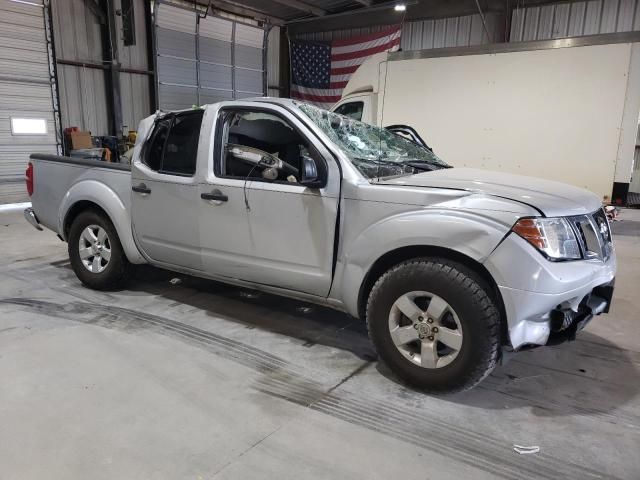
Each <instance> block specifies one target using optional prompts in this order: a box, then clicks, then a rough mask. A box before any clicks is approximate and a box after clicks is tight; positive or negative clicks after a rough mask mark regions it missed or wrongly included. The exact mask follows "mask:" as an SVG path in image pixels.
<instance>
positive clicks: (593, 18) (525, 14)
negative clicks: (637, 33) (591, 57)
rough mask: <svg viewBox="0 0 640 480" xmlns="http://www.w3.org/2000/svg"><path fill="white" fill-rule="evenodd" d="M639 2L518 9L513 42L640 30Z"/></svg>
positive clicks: (594, 0) (603, 0)
mask: <svg viewBox="0 0 640 480" xmlns="http://www.w3.org/2000/svg"><path fill="white" fill-rule="evenodd" d="M639 3H640V0H589V1H582V2H564V3H555V4H551V5H543V6H540V7H527V8H517V9H515V10H514V11H513V18H512V22H511V36H510V39H511V41H512V42H518V41H526V40H546V39H550V38H562V37H576V36H581V35H595V34H598V33H613V32H628V31H634V30H640V8H639Z"/></svg>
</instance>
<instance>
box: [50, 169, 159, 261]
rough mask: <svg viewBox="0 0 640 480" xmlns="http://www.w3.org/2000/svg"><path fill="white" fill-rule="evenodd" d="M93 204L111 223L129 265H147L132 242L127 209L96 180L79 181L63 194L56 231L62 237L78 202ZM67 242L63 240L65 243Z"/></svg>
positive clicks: (111, 191) (112, 191)
mask: <svg viewBox="0 0 640 480" xmlns="http://www.w3.org/2000/svg"><path fill="white" fill-rule="evenodd" d="M81 201H88V202H93V203H95V204H96V205H98V206H99V207H100V208H102V209H103V210H104V211H105V212H106V213H107V215H108V216H109V218H110V220H111V222H113V225H114V227H115V228H116V231H117V232H118V237H120V243H122V248H123V249H124V252H125V255H126V256H127V259H128V260H129V261H130V262H131V263H135V264H140V263H147V262H146V260H145V259H144V258H143V257H142V255H141V254H140V252H139V251H138V247H136V244H135V243H134V241H133V233H132V231H131V217H130V215H129V211H128V209H127V207H126V206H125V205H124V203H122V200H121V199H120V197H119V196H118V195H117V194H116V192H115V191H114V190H112V189H111V188H110V187H108V186H107V185H105V184H104V183H102V182H99V181H97V180H81V181H79V182H78V183H76V184H74V185H73V186H72V187H71V188H70V189H69V191H68V192H67V193H66V194H65V196H64V198H63V199H62V203H61V204H60V209H59V213H58V231H59V232H61V235H64V224H65V221H66V218H67V215H68V214H69V211H70V210H71V208H72V207H73V206H74V205H75V204H76V203H78V202H81ZM66 240H68V239H67V238H65V241H66Z"/></svg>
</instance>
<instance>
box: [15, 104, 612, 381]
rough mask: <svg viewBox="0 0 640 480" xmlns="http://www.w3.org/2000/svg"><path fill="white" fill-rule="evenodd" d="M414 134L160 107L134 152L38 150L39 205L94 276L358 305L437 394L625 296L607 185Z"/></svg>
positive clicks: (550, 339)
mask: <svg viewBox="0 0 640 480" xmlns="http://www.w3.org/2000/svg"><path fill="white" fill-rule="evenodd" d="M398 128H400V129H402V128H403V127H401V126H398ZM407 128H408V127H407ZM401 133H402V132H399V133H398V134H396V133H393V132H392V131H389V130H386V129H382V128H378V127H375V126H371V125H367V124H364V123H361V122H358V121H355V120H353V119H350V118H347V117H344V116H342V115H338V114H335V113H330V112H327V111H325V110H321V109H318V108H316V107H313V106H310V105H307V104H302V103H298V102H295V101H292V100H286V99H269V98H262V99H252V100H242V101H229V102H221V103H217V104H213V105H207V106H206V107H204V108H202V109H194V110H188V111H181V112H173V113H157V114H156V115H153V116H151V117H149V118H147V119H145V120H143V121H142V122H141V124H140V126H139V135H138V140H137V142H136V145H135V150H134V153H133V160H132V165H131V167H129V166H127V165H120V164H109V163H105V162H92V161H83V160H77V159H72V158H67V157H59V156H51V155H39V154H34V155H32V156H31V163H30V165H29V167H28V169H27V188H28V191H29V194H30V195H31V201H32V205H33V208H32V209H31V208H30V209H27V210H26V212H25V216H26V218H27V219H28V220H29V222H30V223H32V224H33V225H34V226H36V227H37V228H39V229H41V225H43V226H45V227H47V228H48V229H50V230H53V231H54V232H55V233H57V234H58V235H59V236H60V238H61V239H63V240H64V241H66V242H68V249H69V257H70V259H71V265H72V267H73V270H74V271H75V273H76V275H77V276H78V278H79V279H80V280H81V281H82V283H84V284H85V285H87V286H89V287H91V288H95V289H113V288H117V287H118V286H120V285H122V284H123V281H124V280H126V279H127V272H128V270H129V268H130V267H131V265H132V264H141V263H150V264H152V265H155V266H157V267H160V268H164V269H168V270H172V271H176V272H182V273H187V274H191V275H195V276H199V277H206V278H210V279H215V280H218V281H222V282H226V283H231V284H235V285H239V286H243V287H250V288H254V289H258V290H263V291H267V292H271V293H275V294H280V295H286V296H288V297H294V298H297V299H300V300H303V301H308V302H314V303H317V304H322V305H326V306H329V307H332V308H334V309H337V310H341V311H345V312H348V313H349V314H351V315H353V316H355V317H358V318H360V319H362V320H366V322H367V325H368V328H369V332H370V336H371V339H372V341H373V343H374V344H375V346H376V348H377V351H378V353H379V355H380V357H381V358H382V360H383V361H384V362H386V364H387V365H388V366H389V367H390V368H391V369H392V370H393V371H394V372H395V373H396V374H397V375H398V376H399V377H401V378H402V379H404V380H405V381H406V382H408V383H409V384H411V385H413V386H416V387H418V388H421V389H424V390H426V391H432V392H451V391H457V390H462V389H466V388H470V387H472V386H473V385H475V384H477V383H478V382H480V381H481V380H482V379H483V378H484V377H486V376H487V375H488V374H489V373H490V372H491V371H492V369H493V368H494V367H495V365H496V363H497V362H498V361H499V360H500V358H501V355H503V354H504V353H505V352H513V351H518V350H521V349H524V348H529V347H531V346H541V345H548V344H552V343H557V342H560V341H563V340H567V339H572V338H574V337H575V334H576V332H577V331H578V330H580V329H581V328H582V327H583V326H584V325H585V324H586V322H588V321H589V320H590V319H591V318H592V317H593V316H594V315H599V314H601V313H603V312H607V311H608V309H609V305H610V303H611V297H612V293H613V283H614V277H615V271H616V257H615V252H614V249H613V246H612V239H611V233H610V230H609V224H608V222H607V219H606V217H605V215H604V213H603V211H602V208H601V205H600V201H599V200H598V198H597V197H596V196H595V195H593V194H591V193H589V192H587V191H585V190H582V189H579V188H575V187H571V186H569V185H564V184H561V183H556V182H551V181H545V180H539V179H535V178H528V177H521V176H515V175H507V174H502V173H494V172H488V171H482V170H472V169H466V168H451V167H449V166H448V165H447V164H446V163H445V162H444V161H442V160H441V159H439V158H438V157H437V156H436V155H435V154H434V153H433V152H432V151H431V149H429V148H428V147H426V146H421V145H419V144H418V143H416V142H414V141H411V140H408V139H406V138H403V137H402V136H401ZM559 160H560V159H559Z"/></svg>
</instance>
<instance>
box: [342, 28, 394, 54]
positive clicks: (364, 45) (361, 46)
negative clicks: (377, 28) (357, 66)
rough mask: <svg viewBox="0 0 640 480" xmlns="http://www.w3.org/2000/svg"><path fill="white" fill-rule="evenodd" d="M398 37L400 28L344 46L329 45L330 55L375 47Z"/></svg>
mask: <svg viewBox="0 0 640 480" xmlns="http://www.w3.org/2000/svg"><path fill="white" fill-rule="evenodd" d="M396 38H400V30H398V31H397V32H395V33H393V34H391V35H388V36H386V37H382V38H377V39H375V40H371V41H368V42H361V43H354V44H353V45H345V46H344V47H331V56H333V55H337V54H339V53H351V52H359V51H362V50H366V49H368V48H373V47H377V46H379V45H384V44H386V43H389V42H390V41H391V40H395V39H396Z"/></svg>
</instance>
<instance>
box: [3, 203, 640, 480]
mask: <svg viewBox="0 0 640 480" xmlns="http://www.w3.org/2000/svg"><path fill="white" fill-rule="evenodd" d="M622 218H623V219H624V220H623V221H622V222H617V223H615V224H614V228H615V231H616V232H617V234H616V238H615V242H616V246H617V250H618V258H619V263H620V267H619V276H618V280H617V288H616V295H615V301H614V307H613V311H612V314H610V315H607V316H602V317H599V318H597V319H595V320H594V321H593V322H592V323H591V324H590V325H589V326H588V328H587V329H586V331H585V332H583V333H582V334H581V335H580V336H579V338H578V341H576V342H573V343H570V344H565V345H562V346H559V347H554V348H547V349H539V350H536V351H531V352H526V353H522V354H520V355H519V356H517V357H516V358H514V359H513V360H511V362H510V363H508V364H507V365H505V366H502V367H499V368H498V369H497V370H496V371H495V372H494V374H493V375H492V376H491V377H489V378H488V379H487V380H486V381H485V382H484V383H482V384H481V385H480V386H479V387H477V388H476V389H474V390H472V391H470V392H466V393H464V394H459V395H455V396H447V397H433V396H428V395H424V394H420V393H417V392H415V391H412V390H411V389H409V388H406V387H404V386H402V385H401V384H399V383H398V382H397V381H396V380H394V378H393V377H392V375H391V374H390V373H389V372H388V371H387V370H386V369H385V368H384V367H383V366H381V365H379V364H378V363H377V362H376V360H375V354H374V352H373V350H372V347H371V346H370V344H369V341H368V339H367V335H366V332H365V329H364V328H363V325H361V324H360V323H359V322H357V321H355V320H353V319H350V318H348V317H347V316H345V315H342V314H339V313H336V312H333V311H330V310H326V309H322V308H318V307H310V306H308V305H305V304H302V303H299V302H294V301H290V300H286V299H282V298H278V297H273V296H269V295H264V294H263V295H258V294H254V293H252V292H247V291H243V290H239V289H237V288H232V287H227V286H224V285H220V284H217V283H214V282H209V281H204V280H199V279H194V278H186V277H182V276H180V278H181V279H182V283H180V284H178V285H173V284H172V283H170V281H169V280H170V279H172V278H174V277H175V275H173V274H170V273H166V272H163V271H160V270H156V269H153V268H148V267H145V268H140V269H139V270H138V271H137V272H136V278H135V280H134V281H132V282H131V285H130V287H129V289H128V290H125V291H122V292H116V293H101V292H95V291H91V290H88V289H86V288H84V287H82V286H81V285H80V283H79V281H78V280H77V279H76V277H75V275H74V274H73V272H72V271H71V269H70V267H69V263H68V259H67V253H66V245H65V244H63V243H61V242H60V241H59V240H57V239H56V237H55V236H54V234H53V233H51V232H48V231H47V232H37V231H35V230H34V229H33V228H32V227H30V226H29V225H28V224H27V223H26V222H25V221H24V220H23V219H22V215H21V212H17V211H14V212H8V213H7V212H5V213H0V479H20V480H26V479H42V478H47V479H56V478H59V479H65V480H67V479H88V478H89V479H92V480H96V479H102V478H104V479H107V478H108V479H113V478H121V479H133V478H136V479H137V478H140V479H150V478H154V479H164V478H166V479H194V480H197V479H211V478H218V479H223V478H228V479H247V478H277V479H288V478H291V479H294V478H295V479H301V478H304V479H307V478H318V479H326V478H336V479H351V478H354V479H355V478H362V479H365V478H366V479H378V478H379V479H389V478H393V479H402V480H411V479H457V480H463V479H474V480H475V479H480V478H482V479H484V478H508V479H521V478H527V479H529V478H541V479H554V480H555V479H591V478H607V479H630V480H637V479H640V455H638V452H640V398H639V397H638V392H639V390H640V322H639V321H638V320H639V317H640V315H639V306H640V211H632V210H627V211H625V212H623V215H622ZM513 444H521V445H538V446H540V448H541V451H540V453H539V454H536V455H526V456H525V455H518V454H517V453H515V452H514V451H513V449H512V447H513Z"/></svg>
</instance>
